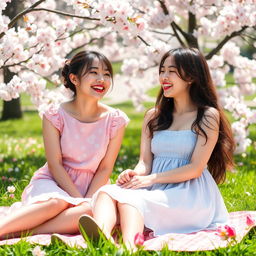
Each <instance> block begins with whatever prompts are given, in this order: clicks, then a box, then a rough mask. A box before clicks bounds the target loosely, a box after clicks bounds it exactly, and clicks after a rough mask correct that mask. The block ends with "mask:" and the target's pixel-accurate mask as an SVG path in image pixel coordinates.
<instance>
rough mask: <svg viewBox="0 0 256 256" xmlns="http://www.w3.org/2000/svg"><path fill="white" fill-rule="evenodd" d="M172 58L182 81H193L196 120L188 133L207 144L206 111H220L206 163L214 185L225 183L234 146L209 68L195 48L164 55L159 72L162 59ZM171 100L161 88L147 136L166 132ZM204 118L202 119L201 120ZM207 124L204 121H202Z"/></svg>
mask: <svg viewBox="0 0 256 256" xmlns="http://www.w3.org/2000/svg"><path fill="white" fill-rule="evenodd" d="M169 56H172V57H173V59H174V62H175V66H176V67H177V71H178V73H179V75H180V77H181V78H182V79H183V80H184V81H192V83H191V85H190V89H189V94H190V98H191V100H192V101H193V103H194V104H195V105H196V106H197V109H198V111H197V117H196V119H195V121H194V122H193V124H192V126H191V130H192V131H193V132H196V133H197V134H200V135H203V136H204V137H205V139H206V142H207V139H208V137H207V134H206V132H205V131H204V129H203V128H202V123H203V124H204V125H206V126H207V127H210V126H209V122H208V119H207V118H209V116H206V115H205V111H206V110H207V109H208V108H209V107H213V108H215V109H217V110H218V111H219V115H220V121H219V137H218V141H217V143H216V145H215V147H214V149H213V152H212V154H211V157H210V159H209V161H208V169H209V171H210V173H211V174H212V176H213V178H214V179H215V181H216V182H217V183H221V182H223V181H224V180H225V177H226V175H225V174H226V169H229V168H232V167H233V166H234V162H233V152H234V149H235V143H234V139H233V136H232V131H231V127H230V124H229V122H228V120H227V118H226V117H225V114H224V112H223V110H222V108H221V107H220V105H219V102H218V97H217V93H216V89H215V86H214V85H213V82H212V79H211V75H210V71H209V67H208V65H207V62H206V60H205V58H204V57H203V55H202V54H201V53H200V51H199V50H197V49H194V48H177V49H173V50H170V51H168V52H167V53H165V54H164V56H163V57H162V59H161V62H160V65H159V74H160V70H161V68H162V66H163V64H164V62H165V60H166V59H167V58H168V57H169ZM173 110H174V100H173V98H166V97H164V94H163V89H162V87H161V89H160V92H159V94H158V97H157V100H156V104H155V112H154V114H153V117H152V118H151V120H150V121H149V122H148V124H147V125H148V128H149V132H150V136H151V137H152V136H153V133H154V132H155V131H160V130H165V129H168V128H169V127H170V126H171V124H172V122H173ZM203 117H204V118H203ZM204 120H205V121H206V122H205V121H204Z"/></svg>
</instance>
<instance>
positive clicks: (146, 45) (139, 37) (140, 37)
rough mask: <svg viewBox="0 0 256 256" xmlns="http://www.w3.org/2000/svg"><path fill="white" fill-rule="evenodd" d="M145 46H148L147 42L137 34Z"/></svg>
mask: <svg viewBox="0 0 256 256" xmlns="http://www.w3.org/2000/svg"><path fill="white" fill-rule="evenodd" d="M137 37H138V38H139V39H140V40H141V41H142V42H143V43H144V44H145V45H146V46H150V44H149V43H148V42H146V41H145V40H144V39H143V38H142V37H141V36H137Z"/></svg>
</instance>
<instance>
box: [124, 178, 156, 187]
mask: <svg viewBox="0 0 256 256" xmlns="http://www.w3.org/2000/svg"><path fill="white" fill-rule="evenodd" d="M153 184H154V176H153V175H146V176H139V175H135V176H133V177H132V178H130V180H129V181H128V182H126V183H124V184H122V185H121V187H122V188H130V189H137V188H145V187H149V186H152V185H153Z"/></svg>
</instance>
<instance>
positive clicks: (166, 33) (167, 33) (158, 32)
mask: <svg viewBox="0 0 256 256" xmlns="http://www.w3.org/2000/svg"><path fill="white" fill-rule="evenodd" d="M149 31H150V32H153V33H156V34H161V35H168V36H174V34H172V33H169V32H162V31H157V30H149Z"/></svg>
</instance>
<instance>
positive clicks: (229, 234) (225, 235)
mask: <svg viewBox="0 0 256 256" xmlns="http://www.w3.org/2000/svg"><path fill="white" fill-rule="evenodd" d="M216 235H218V236H219V237H220V238H221V239H222V240H228V239H229V238H235V237H236V230H235V228H234V227H231V226H228V225H225V226H221V227H218V229H217V233H216Z"/></svg>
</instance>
